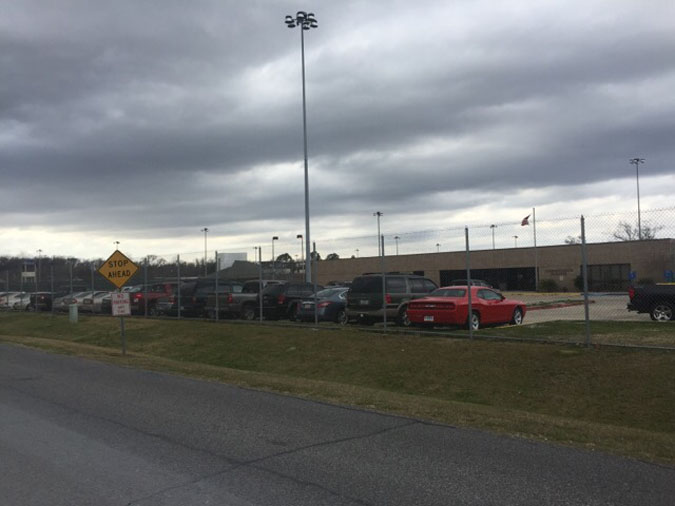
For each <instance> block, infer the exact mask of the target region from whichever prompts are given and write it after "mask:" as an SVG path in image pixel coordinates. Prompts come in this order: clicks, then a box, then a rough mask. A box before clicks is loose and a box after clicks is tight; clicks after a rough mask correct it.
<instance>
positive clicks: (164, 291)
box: [129, 281, 178, 316]
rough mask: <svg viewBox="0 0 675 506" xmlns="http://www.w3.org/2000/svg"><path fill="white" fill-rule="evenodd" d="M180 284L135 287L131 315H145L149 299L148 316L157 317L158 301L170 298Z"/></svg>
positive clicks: (130, 298) (131, 295) (131, 296)
mask: <svg viewBox="0 0 675 506" xmlns="http://www.w3.org/2000/svg"><path fill="white" fill-rule="evenodd" d="M177 287H178V282H176V281H174V282H165V283H153V284H151V285H148V286H147V289H146V288H145V286H136V287H133V288H132V289H131V290H129V292H130V296H129V302H130V304H131V314H145V305H146V299H147V306H148V314H149V315H151V316H157V315H158V314H159V312H158V310H157V301H158V300H159V299H161V298H163V297H170V296H171V295H173V294H174V293H175V292H176V289H177Z"/></svg>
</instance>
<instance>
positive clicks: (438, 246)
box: [436, 242, 441, 253]
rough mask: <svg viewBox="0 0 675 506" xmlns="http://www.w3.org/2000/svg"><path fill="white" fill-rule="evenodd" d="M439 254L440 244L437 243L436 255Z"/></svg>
mask: <svg viewBox="0 0 675 506" xmlns="http://www.w3.org/2000/svg"><path fill="white" fill-rule="evenodd" d="M440 252H441V243H440V242H437V243H436V253H440Z"/></svg>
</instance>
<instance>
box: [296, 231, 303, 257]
mask: <svg viewBox="0 0 675 506" xmlns="http://www.w3.org/2000/svg"><path fill="white" fill-rule="evenodd" d="M295 238H296V239H300V259H302V260H304V251H305V247H304V246H303V244H302V234H298V235H296V236H295Z"/></svg>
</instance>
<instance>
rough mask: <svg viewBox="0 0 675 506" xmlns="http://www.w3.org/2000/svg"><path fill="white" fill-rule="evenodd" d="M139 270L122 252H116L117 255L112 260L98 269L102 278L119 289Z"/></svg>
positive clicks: (109, 259) (114, 254)
mask: <svg viewBox="0 0 675 506" xmlns="http://www.w3.org/2000/svg"><path fill="white" fill-rule="evenodd" d="M137 270H138V266H137V265H136V264H135V263H133V262H132V261H131V260H129V259H128V258H127V257H126V256H125V255H124V254H123V253H122V252H121V251H120V250H115V253H113V254H112V255H110V258H108V260H106V261H105V262H104V263H103V265H102V266H101V267H99V268H98V272H99V273H100V274H101V276H103V277H104V278H105V279H107V280H108V281H110V282H111V283H112V284H113V285H115V286H116V287H117V288H122V287H123V286H124V284H125V283H126V282H127V281H129V279H131V276H133V275H134V274H136V271H137Z"/></svg>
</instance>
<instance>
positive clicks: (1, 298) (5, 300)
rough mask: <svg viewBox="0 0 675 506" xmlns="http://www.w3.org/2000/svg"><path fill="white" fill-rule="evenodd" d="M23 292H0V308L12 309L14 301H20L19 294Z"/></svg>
mask: <svg viewBox="0 0 675 506" xmlns="http://www.w3.org/2000/svg"><path fill="white" fill-rule="evenodd" d="M22 293H23V292H2V293H0V309H12V307H13V306H14V303H16V302H18V301H19V296H20V295H21V294H22Z"/></svg>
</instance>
